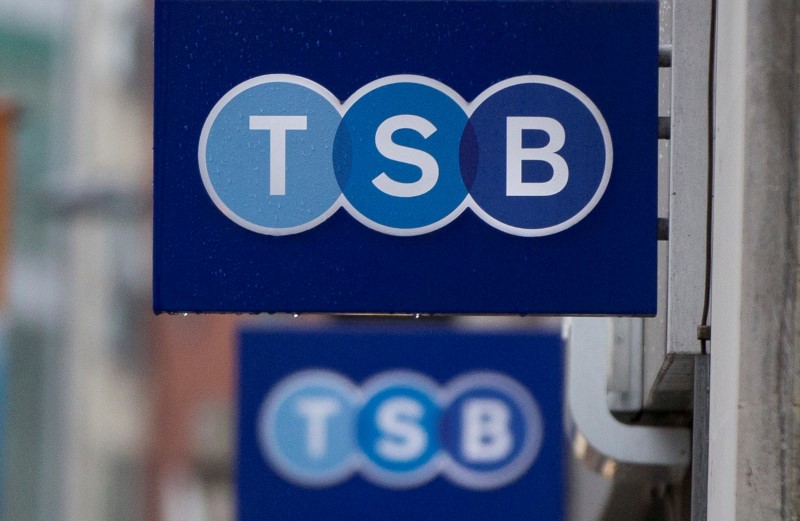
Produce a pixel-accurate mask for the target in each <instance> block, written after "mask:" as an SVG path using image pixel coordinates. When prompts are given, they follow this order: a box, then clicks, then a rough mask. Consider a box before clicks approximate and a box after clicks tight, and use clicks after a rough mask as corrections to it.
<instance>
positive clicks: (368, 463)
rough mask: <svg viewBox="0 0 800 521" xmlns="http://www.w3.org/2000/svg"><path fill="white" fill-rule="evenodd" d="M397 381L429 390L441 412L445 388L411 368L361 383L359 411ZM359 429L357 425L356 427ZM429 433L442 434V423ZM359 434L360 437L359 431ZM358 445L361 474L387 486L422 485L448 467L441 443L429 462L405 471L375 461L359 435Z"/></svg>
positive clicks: (394, 371) (384, 373)
mask: <svg viewBox="0 0 800 521" xmlns="http://www.w3.org/2000/svg"><path fill="white" fill-rule="evenodd" d="M393 385H399V386H404V387H412V388H413V389H415V390H417V391H420V392H422V393H425V394H428V395H429V396H430V397H431V398H432V401H433V402H434V403H435V404H436V406H437V407H438V409H439V412H440V413H441V411H442V404H441V401H440V397H441V388H440V386H439V384H438V383H437V382H436V381H434V380H433V379H432V378H430V377H428V376H425V375H423V374H420V373H417V372H415V371H411V370H408V369H393V370H391V371H385V372H382V373H378V374H376V375H375V376H372V377H371V378H369V379H368V380H367V381H365V382H364V383H363V384H362V385H361V401H360V402H359V403H358V410H359V415H360V414H361V412H362V411H363V409H364V405H366V404H367V402H369V400H370V399H371V398H372V397H373V396H374V395H376V394H377V393H379V392H380V391H382V390H384V389H386V388H387V387H390V386H393ZM357 430H358V429H357V428H356V431H357ZM426 434H428V435H430V434H435V435H437V436H438V434H439V430H438V424H437V430H436V432H435V433H429V432H428V433H426ZM356 438H358V436H357V435H356ZM436 443H437V444H438V443H440V440H438V439H437V440H436ZM356 447H357V448H358V454H359V456H360V460H361V461H360V463H361V464H360V465H359V469H358V470H359V472H360V473H361V475H363V476H364V477H365V478H367V479H368V480H369V481H372V482H373V483H375V484H377V485H381V486H383V487H386V488H390V489H395V490H403V489H409V488H416V487H420V486H423V485H425V484H426V483H429V482H430V481H432V480H433V479H435V478H436V477H437V476H438V475H439V474H440V473H442V472H443V471H444V465H445V459H444V452H443V451H442V450H441V447H439V450H437V451H436V453H435V454H434V455H433V457H431V459H430V460H429V461H428V462H427V463H425V464H424V465H422V466H421V467H419V468H417V469H414V470H412V471H409V472H403V473H398V472H392V471H389V470H386V469H384V468H383V467H381V466H380V465H378V464H377V463H375V462H374V461H372V460H371V459H370V458H369V457H367V456H366V454H364V452H363V449H362V448H361V446H360V445H359V443H358V439H356Z"/></svg>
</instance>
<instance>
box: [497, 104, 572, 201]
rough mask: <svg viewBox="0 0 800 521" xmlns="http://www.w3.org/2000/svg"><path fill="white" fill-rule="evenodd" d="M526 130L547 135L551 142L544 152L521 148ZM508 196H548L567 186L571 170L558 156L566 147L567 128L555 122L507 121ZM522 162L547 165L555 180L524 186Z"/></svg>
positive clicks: (545, 119) (522, 118)
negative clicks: (523, 133)
mask: <svg viewBox="0 0 800 521" xmlns="http://www.w3.org/2000/svg"><path fill="white" fill-rule="evenodd" d="M523 130H540V131H544V132H546V133H547V135H548V137H549V141H548V143H547V145H545V146H543V147H541V148H524V147H523V146H522V131H523ZM506 139H507V143H506V145H507V148H506V195H509V196H549V195H555V194H557V193H559V192H560V191H561V190H563V189H564V187H565V186H567V181H568V180H569V167H568V166H567V162H566V161H564V158H563V157H561V156H560V155H558V154H556V152H558V151H559V150H561V148H562V147H563V146H564V142H565V140H566V133H565V132H564V127H563V126H562V125H561V123H559V122H558V121H556V120H555V119H553V118H545V117H509V118H506ZM523 161H544V162H545V163H548V164H549V165H550V166H551V167H552V168H553V177H551V178H550V179H549V180H548V181H541V182H524V181H523V180H522V162H523Z"/></svg>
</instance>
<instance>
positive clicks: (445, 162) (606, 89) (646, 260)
mask: <svg viewBox="0 0 800 521" xmlns="http://www.w3.org/2000/svg"><path fill="white" fill-rule="evenodd" d="M657 8H658V5H657V2H656V1H655V0H652V1H651V0H625V1H622V0H620V1H606V2H603V1H597V2H555V1H544V0H541V1H528V2H496V1H492V2H488V1H486V2H483V1H478V2H463V3H462V2H455V3H453V2H372V1H365V2H355V3H353V2H345V1H341V2H340V1H332V2H325V3H308V2H302V1H270V0H261V1H259V0H251V1H247V2H219V1H199V0H198V1H192V0H182V1H177V0H157V2H156V89H155V95H156V118H155V119H156V130H155V224H154V240H155V251H154V271H155V274H154V307H155V309H156V311H174V312H177V311H287V312H307V311H324V312H406V313H416V312H422V313H426V312H429V313H457V312H464V313H468V312H480V313H550V314H582V313H586V314H652V313H654V312H655V288H656V276H655V262H656V160H657V158H656V154H657V135H656V131H657V113H656V108H657V107H656V93H657V55H656V52H657V17H658V9H657Z"/></svg>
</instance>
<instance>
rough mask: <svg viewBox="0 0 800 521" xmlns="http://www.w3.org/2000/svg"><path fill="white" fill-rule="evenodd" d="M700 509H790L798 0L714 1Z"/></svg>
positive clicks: (797, 488)
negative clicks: (705, 466) (705, 431)
mask: <svg viewBox="0 0 800 521" xmlns="http://www.w3.org/2000/svg"><path fill="white" fill-rule="evenodd" d="M717 27H718V33H717V50H718V54H717V64H716V72H717V76H716V107H715V109H716V125H715V130H716V136H715V163H716V165H715V178H714V185H715V189H714V192H715V196H714V223H713V247H714V248H713V263H712V270H713V274H712V281H713V282H712V304H711V305H712V319H711V323H712V342H711V350H710V352H711V406H710V410H711V413H710V435H709V497H708V500H709V502H708V519H709V520H713V521H732V520H742V521H749V520H792V519H798V515H800V508H798V507H800V503H798V494H800V481H798V479H799V478H800V458H799V457H798V456H799V455H800V451H799V450H798V449H799V448H800V423H799V422H800V413H799V411H800V409H798V405H800V372H799V370H800V352H799V351H798V346H800V341H799V340H798V334H799V333H800V327H798V314H797V311H798V308H799V307H800V306H798V271H799V270H798V228H800V203H799V202H798V182H800V169H799V168H798V166H799V164H798V157H799V156H800V3H798V2H797V1H796V0H736V1H730V2H729V1H719V5H718V25H717Z"/></svg>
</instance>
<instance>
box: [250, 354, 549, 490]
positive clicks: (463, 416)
mask: <svg viewBox="0 0 800 521" xmlns="http://www.w3.org/2000/svg"><path fill="white" fill-rule="evenodd" d="M543 435H544V431H543V425H542V415H541V412H540V411H539V407H538V405H537V403H536V401H535V400H534V399H533V397H532V396H531V395H530V393H529V392H528V391H527V390H526V389H525V388H524V387H522V385H520V384H519V383H518V382H516V381H515V380H513V379H511V378H509V377H508V376H505V375H502V374H500V373H493V372H472V373H467V374H464V375H462V376H460V377H457V378H455V379H454V380H452V381H451V382H449V383H448V384H447V386H446V387H444V388H439V387H438V386H437V384H436V383H435V382H434V381H432V380H430V379H429V378H427V377H425V376H422V375H420V374H418V373H413V372H409V371H390V372H386V373H381V374H378V375H376V376H374V377H373V378H371V379H369V380H368V381H366V382H365V383H364V384H363V386H361V388H358V387H355V386H354V385H353V384H352V383H351V382H350V381H349V380H348V379H346V378H345V377H343V376H341V375H339V374H337V373H333V372H329V371H321V370H319V371H318V370H311V371H303V372H299V373H295V374H293V375H290V376H288V377H287V378H285V379H284V380H282V381H281V382H280V383H278V384H277V385H276V386H275V388H274V389H273V390H272V391H271V392H270V394H269V395H268V396H267V398H266V400H265V401H264V403H263V405H262V407H261V413H260V415H259V420H258V438H259V442H260V445H261V447H262V450H263V452H264V454H265V456H266V458H267V460H268V461H269V463H270V464H271V465H272V466H273V468H274V469H275V471H276V472H278V473H279V474H280V475H281V476H283V477H284V478H285V479H287V480H289V481H292V482H294V483H296V484H298V485H302V486H308V487H327V486H331V485H334V484H336V483H338V482H341V481H344V480H346V479H348V478H349V477H350V476H351V475H352V474H353V473H354V472H360V473H361V474H362V476H364V478H365V479H367V480H369V481H371V482H373V483H375V484H377V485H381V486H384V487H389V488H411V487H417V486H421V485H423V484H425V483H427V482H428V481H430V480H431V479H433V478H434V477H436V476H437V475H438V474H439V473H442V474H443V475H444V476H445V477H446V478H447V479H449V480H450V481H452V482H453V483H455V484H457V485H460V486H462V487H465V488H470V489H484V490H485V489H494V488H499V487H502V486H505V485H507V484H509V483H511V482H512V481H514V480H516V479H517V478H519V477H520V476H522V475H523V474H524V473H525V472H527V470H528V469H529V468H530V466H531V465H532V464H533V462H534V460H535V459H536V456H537V455H538V452H539V449H540V447H541V444H542V439H543Z"/></svg>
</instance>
